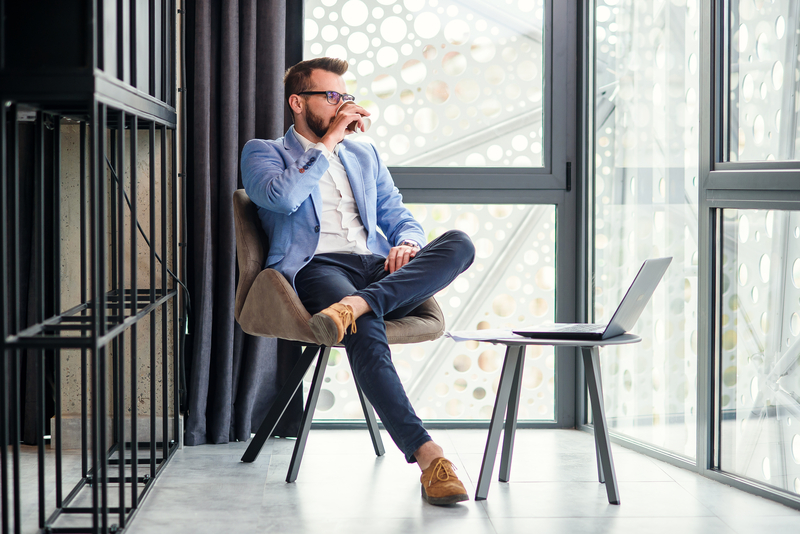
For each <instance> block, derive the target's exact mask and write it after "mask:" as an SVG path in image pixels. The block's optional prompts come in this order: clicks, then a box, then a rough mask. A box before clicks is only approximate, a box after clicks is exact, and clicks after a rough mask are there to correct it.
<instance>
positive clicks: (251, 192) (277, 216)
mask: <svg viewBox="0 0 800 534" xmlns="http://www.w3.org/2000/svg"><path fill="white" fill-rule="evenodd" d="M339 159H340V160H342V165H344V168H345V170H346V171H347V177H348V179H349V180H350V187H351V188H352V189H353V196H354V197H355V200H356V205H357V207H358V213H359V215H360V216H361V222H362V223H363V224H364V228H365V229H366V231H367V247H368V248H369V250H370V251H372V252H373V253H374V254H380V255H383V256H387V255H388V254H389V249H390V248H391V247H392V246H394V245H396V244H397V243H400V242H402V241H403V240H404V239H411V240H413V241H416V242H417V243H419V245H420V246H424V245H425V242H426V241H425V234H424V231H423V229H422V226H421V225H420V224H419V223H418V222H417V221H416V220H415V219H414V217H413V216H412V215H411V212H410V211H408V209H407V208H406V207H405V206H404V205H403V197H402V196H401V195H400V192H399V191H398V190H397V188H396V187H395V185H394V182H393V181H392V177H391V175H390V174H389V170H388V169H387V168H386V165H384V164H383V162H382V161H381V159H380V157H379V156H378V151H377V150H376V149H375V147H374V146H372V145H371V144H369V143H360V142H356V141H349V140H347V139H345V140H344V141H342V143H341V144H340V145H339ZM328 166H329V163H328V160H327V159H326V158H325V157H324V156H323V155H322V151H320V150H317V149H315V148H312V149H309V150H308V151H303V146H302V145H301V144H300V141H299V140H298V139H297V137H296V136H295V134H294V126H292V127H290V128H289V131H288V132H286V135H284V136H283V137H282V138H280V139H276V140H274V141H272V140H265V139H253V140H251V141H248V142H247V144H246V145H245V146H244V149H243V150H242V182H243V183H244V188H245V191H246V192H247V196H249V197H250V199H251V200H252V201H253V202H254V203H255V204H256V205H257V206H258V216H259V217H260V218H261V225H262V226H263V227H264V232H266V234H267V236H268V237H269V252H268V253H267V260H266V263H265V265H264V267H265V268H273V269H276V270H277V271H278V272H280V273H281V274H283V275H284V276H285V277H286V279H287V280H288V281H289V283H291V284H292V287H294V277H295V275H296V274H297V272H298V271H299V270H300V269H302V268H303V267H305V265H306V264H307V263H308V262H309V261H311V258H312V257H313V256H314V252H315V251H316V250H317V244H318V243H319V224H320V222H319V221H320V218H321V213H322V195H321V193H320V190H319V180H320V178H322V176H323V175H324V174H325V172H326V171H327V170H328ZM378 228H380V229H381V230H382V231H383V233H384V235H385V236H386V237H384V236H383V235H381V234H380V233H379V232H378V230H377V229H378ZM387 239H388V241H387ZM390 243H391V245H390ZM295 291H297V288H295Z"/></svg>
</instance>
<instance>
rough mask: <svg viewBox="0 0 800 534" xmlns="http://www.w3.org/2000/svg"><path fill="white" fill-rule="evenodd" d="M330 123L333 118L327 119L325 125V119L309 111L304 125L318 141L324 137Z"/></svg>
mask: <svg viewBox="0 0 800 534" xmlns="http://www.w3.org/2000/svg"><path fill="white" fill-rule="evenodd" d="M332 122H333V118H330V119H328V123H327V124H325V119H324V118H322V117H320V116H319V115H316V114H315V113H314V112H313V111H311V110H310V109H309V110H308V112H307V113H306V124H307V125H308V128H309V129H310V130H311V131H312V132H314V135H316V136H317V137H319V138H320V139H322V138H323V137H325V134H326V133H328V129H329V128H330V127H331V123H332Z"/></svg>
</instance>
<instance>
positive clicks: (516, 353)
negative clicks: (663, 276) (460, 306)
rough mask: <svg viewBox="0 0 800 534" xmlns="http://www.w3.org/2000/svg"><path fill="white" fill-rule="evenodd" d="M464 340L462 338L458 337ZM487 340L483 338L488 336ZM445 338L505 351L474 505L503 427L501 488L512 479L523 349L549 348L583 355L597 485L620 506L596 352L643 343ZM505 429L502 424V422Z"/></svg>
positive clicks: (628, 338) (485, 486) (629, 339)
mask: <svg viewBox="0 0 800 534" xmlns="http://www.w3.org/2000/svg"><path fill="white" fill-rule="evenodd" d="M462 334H463V335H462ZM487 334H488V332H487ZM449 336H450V337H452V338H454V339H455V340H466V339H470V340H475V341H483V342H487V343H494V344H500V345H505V346H506V354H505V359H504V361H503V370H502V372H501V375H500V384H499V386H498V388H497V397H496V398H495V401H494V409H493V411H492V419H491V423H490V424H489V436H488V437H487V439H486V449H485V450H484V453H483V462H482V463H481V473H480V476H479V477H478V487H477V490H476V491H475V500H476V501H479V500H484V499H486V497H487V495H488V493H489V483H490V481H491V477H492V471H493V469H494V462H495V457H496V456H497V447H498V446H499V442H500V431H501V430H502V429H503V427H504V426H505V433H504V436H503V454H502V456H501V458H500V475H499V477H498V478H499V479H500V481H501V482H508V480H509V475H510V473H511V456H512V453H513V450H514V434H515V432H516V429H517V414H518V412H519V396H520V389H521V387H522V371H523V367H524V364H525V347H526V346H528V345H550V346H554V347H580V349H581V352H582V353H583V363H584V366H585V369H586V383H587V385H588V386H589V399H590V401H591V403H592V413H593V414H594V438H595V453H596V455H597V476H598V479H599V480H600V483H605V484H606V492H607V493H608V502H609V503H610V504H619V503H620V498H619V488H618V486H617V476H616V473H615V472H614V459H613V458H612V456H611V443H610V440H609V436H608V425H607V424H606V412H605V407H604V405H603V382H602V379H601V376H600V347H604V346H607V345H625V344H628V343H638V342H639V341H641V340H642V338H640V337H639V336H636V335H633V334H622V335H619V336H615V337H612V338H609V339H603V340H592V341H586V340H565V339H531V338H526V337H522V336H516V335H511V336H508V337H500V336H497V335H494V336H492V335H491V334H489V335H487V337H480V335H478V336H475V332H469V333H467V332H464V333H462V332H452V333H450V334H449ZM506 409H508V413H506ZM504 415H505V416H506V417H505V425H504V424H503V423H504V421H503V416H504Z"/></svg>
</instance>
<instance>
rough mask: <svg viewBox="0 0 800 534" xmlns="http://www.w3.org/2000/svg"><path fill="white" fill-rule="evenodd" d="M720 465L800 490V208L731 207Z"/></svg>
mask: <svg viewBox="0 0 800 534" xmlns="http://www.w3.org/2000/svg"><path fill="white" fill-rule="evenodd" d="M723 247H724V249H723V254H722V262H723V264H722V302H718V303H717V306H718V309H719V310H720V314H721V315H720V319H721V330H722V331H721V337H720V339H721V346H720V347H719V349H718V353H717V354H718V358H719V361H720V364H721V372H722V385H721V388H720V395H721V397H720V399H719V403H720V407H721V409H722V417H721V421H722V435H721V441H720V451H721V458H720V460H721V461H720V467H721V468H722V469H723V470H725V471H728V472H731V473H735V474H737V475H742V476H745V477H748V478H751V479H754V480H758V481H760V482H763V483H765V484H769V485H771V486H775V487H778V488H781V489H784V490H788V491H792V492H795V493H800V358H798V356H799V355H800V343H798V341H800V338H799V337H798V336H800V315H798V310H799V309H800V308H799V307H798V304H799V303H800V212H797V211H767V210H725V211H724V219H723Z"/></svg>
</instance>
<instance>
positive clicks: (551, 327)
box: [514, 257, 672, 341]
mask: <svg viewBox="0 0 800 534" xmlns="http://www.w3.org/2000/svg"><path fill="white" fill-rule="evenodd" d="M671 261H672V257H669V258H656V259H650V260H645V262H644V263H643V264H642V267H641V268H640V269H639V272H638V273H637V274H636V278H634V279H633V283H632V284H631V286H630V287H629V288H628V292H627V293H625V296H624V297H623V298H622V302H620V303H619V307H618V308H617V311H615V312H614V316H613V317H611V321H610V322H609V323H608V324H592V323H555V324H544V325H540V326H536V327H530V328H526V329H522V330H514V333H515V334H517V335H520V336H525V337H530V338H537V339H574V340H588V341H593V340H598V339H608V338H611V337H614V336H618V335H620V334H624V333H625V332H628V331H629V330H631V329H632V328H633V325H635V324H636V321H637V320H638V319H639V316H640V315H641V314H642V311H643V310H644V307H645V306H646V305H647V303H648V302H649V301H650V297H652V296H653V293H654V292H655V290H656V287H657V286H658V283H659V282H660V281H661V278H662V277H663V276H664V273H665V272H666V271H667V267H668V266H669V264H670V262H671Z"/></svg>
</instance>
